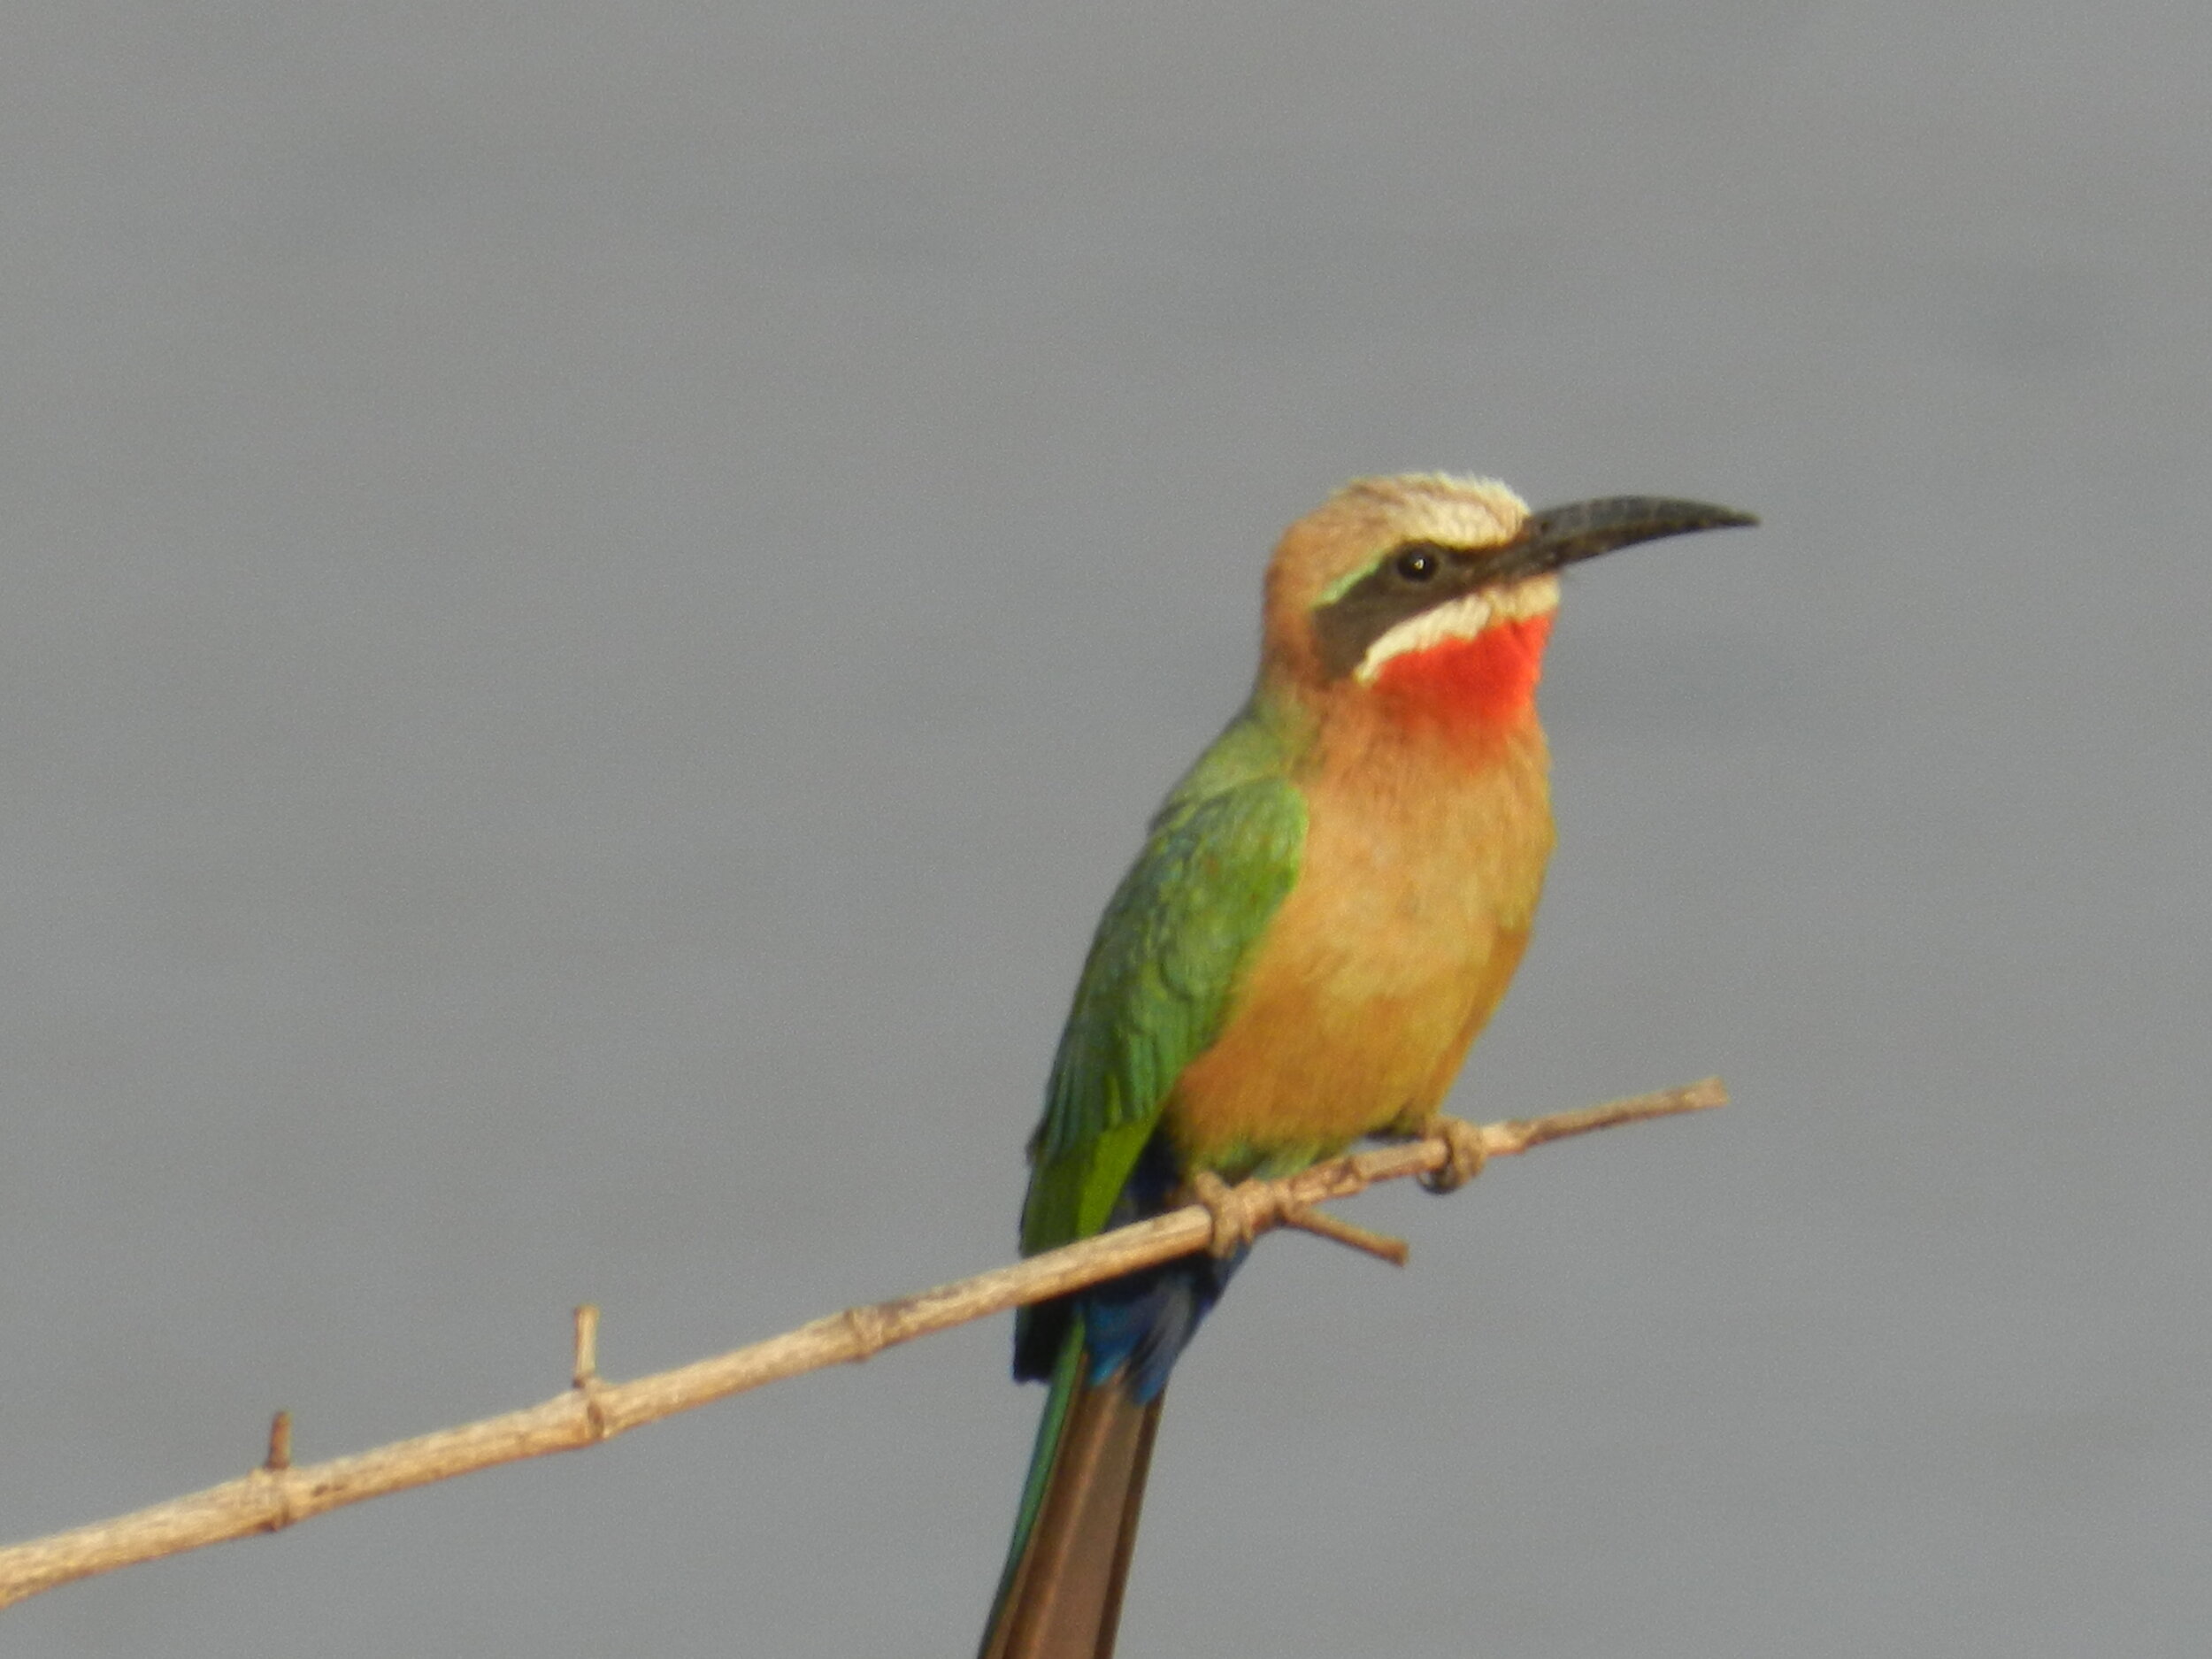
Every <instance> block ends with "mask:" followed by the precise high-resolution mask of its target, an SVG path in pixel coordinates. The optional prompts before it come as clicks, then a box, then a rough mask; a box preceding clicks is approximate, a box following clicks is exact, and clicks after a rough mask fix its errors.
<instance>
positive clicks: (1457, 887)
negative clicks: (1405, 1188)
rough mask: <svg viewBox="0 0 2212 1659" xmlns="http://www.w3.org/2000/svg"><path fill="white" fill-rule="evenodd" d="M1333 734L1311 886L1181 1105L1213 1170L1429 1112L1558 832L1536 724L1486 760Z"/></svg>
mask: <svg viewBox="0 0 2212 1659" xmlns="http://www.w3.org/2000/svg"><path fill="white" fill-rule="evenodd" d="M1333 739H1334V741H1333V745H1325V748H1324V751H1323V752H1322V754H1321V755H1320V756H1319V757H1317V764H1316V766H1315V768H1314V771H1313V772H1312V774H1311V775H1310V777H1306V778H1302V779H1301V780H1300V781H1301V784H1302V787H1304V788H1305V790H1306V794H1307V800H1308V827H1307V835H1306V847H1305V856H1304V862H1303V865H1302V869H1301V872H1300V875H1299V879H1298V885H1297V886H1296V887H1294V888H1293V889H1292V891H1291V894H1290V896H1289V897H1288V898H1287V899H1286V900H1285V901H1284V903H1283V908H1282V909H1281V910H1279V912H1277V914H1276V917H1275V918H1274V920H1273V922H1272V923H1271V925H1270V926H1269V928H1268V932H1267V935H1266V937H1265V939H1264V940H1263V942H1262V945H1261V947H1260V950H1259V952H1258V955H1257V956H1256V958H1255V960H1254V962H1253V964H1252V966H1251V968H1250V970H1249V971H1248V974H1247V976H1246V979H1245V981H1244V983H1243V984H1242V986H1241V987H1240V989H1239V992H1238V995H1237V998H1236V1001H1235V1003H1234V1005H1233V1011H1232V1013H1231V1016H1230V1018H1229V1022H1228V1024H1227V1025H1226V1026H1225V1029H1224V1030H1223V1032H1222V1034H1221V1036H1220V1037H1219V1039H1218V1040H1217V1041H1216V1042H1215V1043H1214V1044H1213V1046H1212V1047H1211V1048H1208V1049H1207V1050H1206V1051H1205V1052H1204V1053H1203V1054H1202V1055H1200V1056H1199V1057H1198V1058H1197V1059H1196V1060H1194V1061H1193V1062H1192V1063H1191V1064H1190V1065H1188V1066H1187V1067H1186V1068H1185V1070H1184V1072H1183V1075H1182V1078H1181V1079H1180V1080H1179V1083H1178V1085H1177V1087H1176V1090H1175V1093H1174V1094H1173V1095H1172V1096H1171V1099H1170V1101H1169V1103H1168V1106H1167V1110H1166V1114H1165V1118H1164V1123H1165V1125H1166V1128H1167V1131H1168V1133H1169V1134H1170V1135H1171V1137H1172V1138H1173V1139H1174V1141H1175V1142H1176V1144H1177V1147H1178V1148H1179V1151H1180V1152H1181V1153H1182V1154H1183V1156H1185V1157H1186V1158H1187V1159H1188V1160H1190V1161H1192V1162H1193V1163H1194V1164H1197V1165H1199V1166H1202V1167H1205V1168H1210V1169H1216V1170H1220V1171H1224V1172H1225V1173H1230V1174H1233V1175H1240V1174H1242V1173H1244V1172H1246V1171H1249V1170H1252V1169H1255V1168H1266V1167H1274V1168H1293V1167H1297V1166H1298V1165H1300V1164H1304V1163H1307V1162H1310V1161H1311V1160H1312V1159H1314V1158H1317V1157H1325V1156H1332V1155H1333V1153H1335V1152H1336V1151H1338V1150H1340V1149H1341V1148H1343V1147H1345V1146H1347V1145H1348V1144H1349V1143H1350V1142H1351V1141H1355V1140H1356V1139H1358V1138H1359V1137H1360V1136H1362V1135H1365V1134H1371V1133H1378V1132H1380V1131H1385V1130H1392V1131H1408V1132H1409V1131H1411V1130H1413V1129H1414V1128H1416V1127H1417V1126H1418V1125H1420V1124H1421V1123H1422V1122H1424V1121H1425V1119H1426V1118H1428V1117H1429V1116H1430V1115H1431V1114H1432V1112H1433V1111H1434V1110H1436V1106H1437V1102H1439V1101H1440V1100H1441V1099H1442V1098H1443V1095H1444V1093H1445V1091H1446V1090H1447V1089H1448V1087H1450V1085H1451V1081H1452V1079H1453V1077H1454V1076H1455V1075H1456V1073H1457V1071H1458V1070H1459V1066H1460V1063H1461V1061H1462V1060H1463V1058H1464V1057H1465V1055H1466V1052H1467V1048H1468V1046H1469V1044H1471V1042H1472V1041H1474V1037H1475V1034H1476V1033H1478V1032H1479V1030H1480V1029H1481V1028H1482V1026H1483V1025H1484V1024H1485V1023H1486V1021H1487V1020H1488V1018H1489V1017H1490V1014H1491V1012H1492V1010H1494V1009H1495V1008H1496V1006H1497V1003H1498V1000H1499V999H1500V998H1501V997H1502V995H1504V993H1505V987H1506V985H1507V982H1508V981H1509V979H1511V978H1512V974H1513V970H1514V968H1515V967H1516V966H1517V964H1518V963H1519V961H1520V957H1521V952H1522V949H1523V948H1524V947H1525V945H1526V943H1527V941H1528V930H1529V926H1530V923H1531V921H1532V918H1533V917H1534V914H1535V910H1536V901H1537V897H1538V895H1539V894H1540V891H1541V889H1542V885H1543V874H1544V864H1545V861H1546V860H1547V858H1548V856H1550V852H1551V845H1552V827H1551V810H1550V803H1549V795H1548V788H1547V786H1546V781H1545V772H1546V757H1545V750H1544V741H1543V733H1541V731H1540V729H1539V728H1538V727H1537V726H1536V725H1535V723H1534V721H1533V720H1531V721H1530V722H1529V723H1528V724H1527V725H1526V726H1525V727H1523V728H1522V729H1521V730H1520V731H1518V732H1516V733H1512V734H1510V735H1509V737H1507V738H1505V739H1502V741H1501V742H1500V744H1499V745H1498V747H1497V749H1496V750H1495V752H1494V753H1493V754H1491V755H1488V756H1486V757H1484V758H1483V760H1482V762H1481V764H1468V761H1467V758H1466V757H1465V756H1464V755H1463V754H1455V755H1450V756H1447V755H1445V754H1443V753H1441V752H1433V753H1432V752H1430V751H1428V750H1426V749H1409V748H1408V747H1407V746H1406V745H1405V744H1404V743H1403V742H1402V741H1394V740H1393V739H1392V738H1391V737H1390V735H1389V734H1387V733H1375V732H1363V731H1342V732H1339V733H1334V734H1333Z"/></svg>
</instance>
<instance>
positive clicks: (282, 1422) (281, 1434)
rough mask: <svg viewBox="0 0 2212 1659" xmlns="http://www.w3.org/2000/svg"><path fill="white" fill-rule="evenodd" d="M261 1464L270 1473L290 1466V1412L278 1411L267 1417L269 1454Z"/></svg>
mask: <svg viewBox="0 0 2212 1659" xmlns="http://www.w3.org/2000/svg"><path fill="white" fill-rule="evenodd" d="M261 1466H262V1467H263V1468H264V1469H265V1470H267V1471H269V1472H270V1473H271V1474H275V1473H277V1472H278V1471H281V1470H286V1469H289V1468H290V1467H291V1466H292V1414H291V1413H290V1412H289V1411H280V1412H278V1413H277V1414H276V1416H274V1417H271V1418H270V1419H269V1455H268V1456H267V1457H266V1458H265V1459H264V1460H263V1462H262V1464H261Z"/></svg>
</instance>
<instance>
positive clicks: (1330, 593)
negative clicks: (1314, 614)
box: [1313, 548, 1398, 611]
mask: <svg viewBox="0 0 2212 1659" xmlns="http://www.w3.org/2000/svg"><path fill="white" fill-rule="evenodd" d="M1397 550H1398V549H1396V548H1392V549H1390V552H1389V553H1378V554H1377V555H1376V556H1375V557H1374V559H1373V561H1372V562H1371V563H1370V564H1366V565H1361V566H1360V567H1359V568H1358V569H1357V570H1349V571H1346V572H1344V574H1343V575H1341V576H1340V577H1338V578H1337V579H1336V580H1334V581H1333V582H1331V583H1330V584H1329V585H1328V586H1327V587H1326V588H1323V589H1322V590H1321V597H1320V598H1318V599H1317V600H1315V601H1314V602H1313V608H1314V609H1315V610H1316V611H1318V610H1320V609H1321V607H1322V606H1324V605H1333V604H1334V603H1336V602H1337V601H1338V600H1340V599H1341V598H1343V597H1344V595H1347V594H1348V593H1350V592H1351V591H1352V589H1353V588H1356V587H1358V586H1359V585H1360V584H1361V583H1362V582H1363V581H1365V580H1367V579H1368V578H1369V577H1370V576H1372V575H1373V574H1374V573H1375V572H1376V571H1377V570H1378V569H1379V567H1380V566H1381V565H1382V562H1383V561H1384V560H1385V559H1386V558H1388V557H1391V555H1392V554H1394V553H1395V552H1397Z"/></svg>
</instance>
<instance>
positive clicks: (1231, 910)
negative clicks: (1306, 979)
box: [1022, 706, 1306, 1255]
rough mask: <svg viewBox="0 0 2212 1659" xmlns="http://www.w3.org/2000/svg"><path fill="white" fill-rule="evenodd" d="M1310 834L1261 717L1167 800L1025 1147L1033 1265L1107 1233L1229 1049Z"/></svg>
mask: <svg viewBox="0 0 2212 1659" xmlns="http://www.w3.org/2000/svg"><path fill="white" fill-rule="evenodd" d="M1305 835H1306V805H1305V798H1304V796H1303V795H1301V794H1300V793H1299V791H1298V788H1297V787H1296V785H1294V783H1292V782H1291V780H1290V779H1289V776H1288V766H1287V764H1286V745H1285V743H1284V741H1283V739H1282V736H1281V734H1280V733H1279V732H1277V731H1276V730H1275V729H1274V727H1273V726H1272V724H1271V722H1269V721H1268V720H1266V719H1265V718H1263V716H1262V714H1261V713H1260V712H1259V711H1258V710H1257V708H1256V706H1255V707H1254V708H1251V709H1248V710H1246V711H1245V712H1244V713H1243V714H1241V715H1240V716H1239V717H1238V718H1237V719H1236V720H1235V721H1234V722H1233V724H1232V725H1231V726H1229V729H1228V730H1227V731H1225V732H1224V733H1222V734H1221V736H1220V737H1219V738H1217V740H1216V741H1215V742H1214V744H1213V746H1212V747H1211V748H1210V749H1208V750H1207V751H1206V753H1205V754H1204V755H1203V756H1202V757H1201V758H1200V760H1199V762H1198V764H1196V765H1195V766H1194V767H1193V768H1192V769H1191V771H1190V772H1189V773H1188V775H1187V776H1186V777H1185V778H1184V780H1183V781H1182V782H1181V783H1180V784H1179V785H1177V786H1176V788H1175V791H1174V793H1173V794H1171V795H1169V796H1168V798H1167V802H1166V803H1165V804H1164V806H1162V807H1161V809H1160V811H1159V814H1158V816H1157V817H1156V818H1154V819H1153V820H1152V828H1151V833H1150V835H1149V837H1148V839H1147V840H1146V841H1145V845H1144V850H1143V851H1142V852H1141V853H1140V854H1139V855H1138V856H1137V861H1136V863H1135V864H1133V865H1132V866H1131V867H1130V871H1129V873H1128V874H1127V875H1126V876H1125V877H1123V878H1122V882H1121V886H1120V887H1119V888H1118V889H1117V890H1116V891H1115V894H1114V896H1113V899H1112V901H1111V902H1110V903H1109V904H1108V905H1107V907H1106V914H1105V916H1104V917H1103V918H1102V919H1101V920H1100V922H1099V925H1098V933H1097V936H1096V938H1095V939H1094V940H1093V941H1092V944H1091V953H1090V956H1089V958H1088V960H1087V961H1086V962H1085V964H1083V978H1082V979H1081V981H1080V983H1079V985H1078V986H1077V987H1076V993H1075V1004H1074V1006H1073V1008H1072V1009H1071V1010H1070V1011H1069V1014H1068V1023H1067V1026H1066V1028H1065V1029H1064V1031H1063V1032H1062V1033H1061V1036H1060V1049H1059V1053H1058V1055H1057V1056H1056V1057H1055V1058H1054V1061H1053V1066H1052V1079H1051V1082H1050V1083H1049V1084H1048V1086H1047V1088H1046V1091H1045V1111H1044V1118H1043V1121H1042V1122H1041V1123H1040V1124H1039V1125H1037V1133H1036V1134H1035V1136H1034V1137H1033V1139H1032V1141H1031V1142H1030V1159H1031V1162H1032V1164H1033V1172H1032V1174H1031V1178H1030V1184H1029V1198H1028V1202H1027V1203H1026V1204H1025V1206H1024V1207H1023V1210H1022V1248H1023V1250H1024V1251H1025V1252H1026V1253H1028V1254H1032V1255H1033V1254H1035V1253H1036V1252H1037V1251H1040V1250H1048V1249H1051V1248H1055V1247H1056V1246H1058V1245H1062V1244H1066V1243H1068V1242H1070V1241H1071V1240H1076V1239H1080V1238H1087V1237H1088V1236H1089V1235H1090V1234H1092V1233H1096V1232H1098V1231H1099V1230H1100V1229H1101V1228H1102V1227H1103V1226H1104V1225H1105V1224H1106V1219H1107V1216H1108V1213H1109V1212H1110V1210H1112V1208H1113V1205H1114V1201H1115V1199H1116V1198H1117V1197H1118V1196H1119V1194H1120V1192H1121V1188H1122V1185H1123V1183H1124V1182H1125V1181H1126V1180H1127V1179H1129V1172H1130V1171H1131V1170H1132V1169H1133V1168H1134V1167H1135V1164H1136V1161H1137V1155H1138V1154H1139V1153H1140V1152H1141V1151H1142V1150H1143V1148H1144V1143H1145V1141H1146V1140H1147V1139H1148V1138H1149V1136H1150V1135H1151V1133H1152V1131H1153V1128H1154V1126H1155V1125H1156V1124H1157V1123H1158V1121H1159V1117H1160V1111H1161V1109H1162V1108H1163V1107H1164V1105H1165V1104H1166V1102H1167V1097H1168V1094H1169V1091H1170V1090H1171V1089H1172V1088H1173V1087H1174V1086H1175V1080H1176V1079H1177V1078H1178V1077H1179V1076H1180V1075H1181V1074H1182V1071H1183V1068H1184V1067H1185V1066H1187V1065H1188V1064H1190V1063H1191V1061H1192V1060H1194V1059H1195V1058H1196V1057H1197V1056H1199V1055H1200V1054H1202V1053H1203V1052H1204V1051H1205V1049H1206V1048H1208V1046H1210V1044H1211V1043H1212V1042H1213V1041H1214V1039H1215V1038H1216V1037H1217V1036H1218V1035H1219V1034H1220V1033H1221V1028H1222V1025H1223V1024H1224V1023H1225V1020H1226V1018H1227V1017H1228V1013H1229V1010H1230V1005H1231V1002H1232V999H1233V995H1234V993H1235V990H1236V987H1237V984H1238V981H1239V979H1240V975H1241V974H1242V972H1243V971H1244V969H1245V967H1246V965H1247V964H1248V963H1249V962H1250V960H1251V957H1252V955H1253V952H1254V950H1255V949H1256V946H1257V945H1258V943H1259V941H1260V940H1261V938H1262V936H1263V934H1264V933H1265V932H1266V929H1267V925H1268V923H1269V921H1270V920H1271V918H1273V916H1274V914H1275V912H1276V910H1278V909H1279V907H1280V906H1281V904H1282V902H1283V899H1284V897H1285V895H1287V894H1288V893H1289V891H1290V889H1291V887H1292V886H1293V884H1294V883H1295V882H1296V880H1297V879H1298V869H1299V863H1300V859H1301V856H1302V852H1303V850H1304V846H1305Z"/></svg>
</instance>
